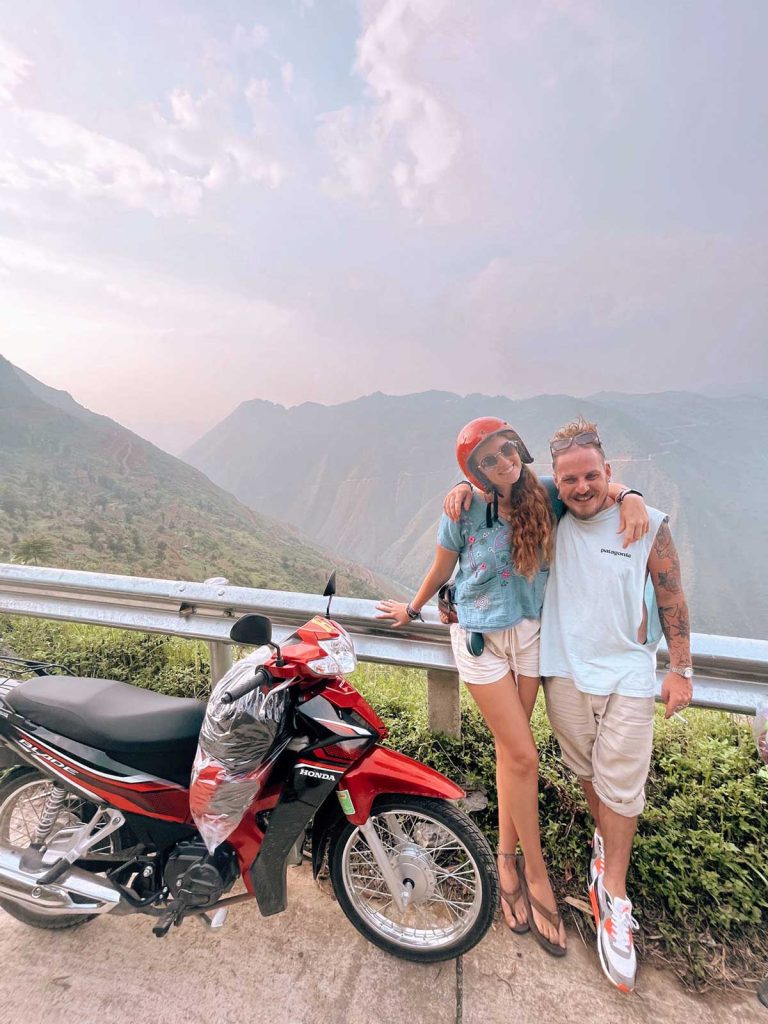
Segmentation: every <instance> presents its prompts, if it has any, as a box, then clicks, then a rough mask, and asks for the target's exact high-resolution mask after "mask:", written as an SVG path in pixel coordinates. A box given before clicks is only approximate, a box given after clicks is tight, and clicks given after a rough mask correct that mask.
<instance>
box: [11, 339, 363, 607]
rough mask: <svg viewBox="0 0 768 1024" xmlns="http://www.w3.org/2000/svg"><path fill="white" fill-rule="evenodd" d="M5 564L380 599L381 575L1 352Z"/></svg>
mask: <svg viewBox="0 0 768 1024" xmlns="http://www.w3.org/2000/svg"><path fill="white" fill-rule="evenodd" d="M0 473H1V474H2V475H1V477H0V561H8V560H11V559H14V558H18V559H21V560H28V561H33V562H36V563H37V564H49V565H56V566H60V567H62V568H82V569H93V570H98V571H103V572H117V573H124V574H131V575H147V576H157V577H168V578H171V579H193V580H202V579H205V578H207V577H208V576H212V575H224V576H227V577H228V578H229V580H230V582H231V583H233V584H241V585H245V586H257V587H266V588H272V589H292V590H306V591H314V590H317V589H318V587H320V586H322V584H323V583H324V582H325V578H326V577H327V575H328V573H329V571H330V569H331V568H333V566H334V565H336V564H338V565H339V569H340V577H341V581H340V592H342V593H347V594H353V595H357V596H372V595H374V594H376V593H377V592H379V591H380V590H381V587H382V583H381V581H379V580H377V579H376V578H375V577H374V576H373V574H372V573H370V572H369V571H368V570H366V569H363V568H362V567H360V566H354V565H352V564H351V563H348V562H346V561H345V562H344V563H343V564H340V561H339V559H338V557H337V556H332V555H329V554H327V553H325V552H322V551H319V550H317V548H315V547H314V546H313V545H312V544H311V543H310V542H308V541H307V540H306V539H305V538H302V537H301V536H300V535H299V533H298V531H297V530H296V528H295V527H293V526H291V525H289V524H287V523H285V521H284V520H283V522H280V523H279V522H275V521H273V520H270V519H268V518H266V517H264V516H263V515H259V514H257V513H255V512H253V511H252V510H251V509H249V508H247V507H245V506H244V505H243V504H241V503H240V502H239V501H238V500H237V499H235V498H234V497H232V495H231V494H227V493H226V492H225V491H223V490H222V489H221V488H220V487H219V486H217V485H215V484H214V483H212V482H211V481H210V480H209V479H208V478H207V477H206V476H204V475H203V473H201V472H200V471H198V470H197V469H194V468H193V467H191V466H189V465H188V464H186V463H184V462H182V461H181V460H179V459H176V458H174V457H173V456H171V455H168V454H166V453H165V452H163V451H161V450H160V449H159V448H156V447H155V446H154V445H152V444H150V443H149V442H148V441H145V440H143V439H142V438H140V437H138V436H137V435H136V434H133V433H132V432H131V431H129V430H127V429H126V428H124V427H122V426H120V425H119V424H118V423H116V422H115V421H113V420H111V419H109V418H108V417H106V416H100V415H97V414H95V413H91V412H90V411H89V410H87V409H85V408H84V407H83V406H81V405H79V404H78V403H77V402H76V401H75V400H74V399H73V398H72V397H71V396H70V395H69V394H67V393H66V392H64V391H57V390H55V389H53V388H49V387H48V386H47V385H45V384H43V383H41V382H40V381H37V380H35V378H33V377H30V376H29V375H28V374H26V373H24V372H23V371H21V370H18V369H17V368H16V367H14V366H13V365H12V364H11V363H9V362H8V361H7V360H5V359H3V358H2V357H0Z"/></svg>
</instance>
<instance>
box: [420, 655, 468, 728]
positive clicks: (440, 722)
mask: <svg viewBox="0 0 768 1024" xmlns="http://www.w3.org/2000/svg"><path fill="white" fill-rule="evenodd" d="M427 717H428V721H429V728H430V729H431V730H432V732H444V733H446V734H447V735H448V736H460V735H461V706H460V703H459V677H458V674H457V673H456V672H446V671H444V670H443V669H439V668H430V669H428V670H427Z"/></svg>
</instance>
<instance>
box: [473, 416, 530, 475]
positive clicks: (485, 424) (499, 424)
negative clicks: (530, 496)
mask: <svg viewBox="0 0 768 1024" xmlns="http://www.w3.org/2000/svg"><path fill="white" fill-rule="evenodd" d="M494 434H506V435H508V436H509V437H510V438H511V439H512V440H513V441H514V442H515V446H516V447H517V451H518V454H519V456H520V460H521V462H526V463H531V462H533V456H532V455H531V453H530V452H529V451H528V449H527V448H526V446H525V443H524V442H523V439H522V438H521V437H520V435H519V434H518V432H517V431H516V430H513V429H512V427H510V425H509V424H508V423H507V422H506V420H499V419H497V418H496V417H495V416H480V417H479V418H478V419H476V420H471V421H470V422H469V423H467V424H466V426H464V427H462V428H461V430H460V431H459V436H458V437H457V438H456V458H457V459H458V460H459V465H460V466H461V471H462V473H464V475H465V476H466V478H467V479H468V480H471V481H472V483H473V484H474V485H475V487H479V488H480V489H481V490H483V491H492V490H493V487H492V486H491V483H490V481H489V480H488V479H487V477H486V476H485V475H484V474H483V473H482V472H481V471H480V470H479V469H478V468H477V466H476V465H475V460H474V459H473V454H474V452H475V450H476V449H477V448H478V447H479V445H481V444H482V443H483V441H487V440H488V438H489V437H493V436H494Z"/></svg>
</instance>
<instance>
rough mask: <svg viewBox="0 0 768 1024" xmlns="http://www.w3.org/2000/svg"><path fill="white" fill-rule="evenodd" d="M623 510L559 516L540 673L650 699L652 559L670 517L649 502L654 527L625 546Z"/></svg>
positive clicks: (655, 640)
mask: <svg viewBox="0 0 768 1024" xmlns="http://www.w3.org/2000/svg"><path fill="white" fill-rule="evenodd" d="M619 512H620V510H619V506H618V505H616V504H612V505H610V506H609V507H608V508H606V509H604V510H603V511H602V512H598V514H597V515H596V516H593V517H592V518H591V519H577V518H576V517H575V516H573V515H571V514H570V513H568V514H567V515H565V516H563V518H562V519H561V520H560V523H559V525H558V528H557V539H556V543H555V557H554V559H553V562H552V566H551V568H550V573H549V582H548V584H547V590H546V593H545V595H544V609H543V612H542V617H541V674H542V675H543V676H565V677H566V678H568V679H572V680H573V681H574V683H575V684H576V686H577V687H578V689H580V690H583V691H584V692H585V693H594V694H600V695H604V694H609V693H620V694H622V695H624V696H627V697H651V696H653V695H654V692H655V682H656V648H657V647H658V644H659V640H660V639H661V624H660V622H659V616H658V609H657V606H656V601H655V595H654V592H653V586H652V583H651V580H650V579H649V578H647V564H648V556H649V554H650V552H651V548H652V546H653V542H654V540H655V538H656V533H657V532H658V529H659V527H660V526H661V524H662V523H663V522H665V521H666V519H667V518H668V517H667V516H666V515H665V514H664V513H663V512H660V511H659V510H658V509H655V508H650V507H649V508H648V516H649V518H650V521H651V528H650V530H649V531H648V533H647V534H646V535H645V537H643V538H642V540H639V541H637V542H636V543H634V544H630V546H629V547H628V548H623V547H622V535H621V534H619V533H617V530H618V529H619ZM644 604H645V605H646V608H647V610H648V621H647V628H646V636H647V639H646V642H645V643H640V642H639V641H638V639H637V638H638V633H639V630H640V628H641V626H642V622H643V605H644Z"/></svg>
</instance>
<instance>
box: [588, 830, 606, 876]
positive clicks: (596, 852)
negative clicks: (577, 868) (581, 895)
mask: <svg viewBox="0 0 768 1024" xmlns="http://www.w3.org/2000/svg"><path fill="white" fill-rule="evenodd" d="M604 871H605V846H604V844H603V837H602V836H601V835H600V833H599V832H598V831H597V829H595V834H594V835H593V836H592V853H591V855H590V858H589V881H588V882H587V888H589V886H590V885H592V883H593V882H594V880H595V879H596V878H597V877H598V875H600V876H602V874H603V872H604Z"/></svg>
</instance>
